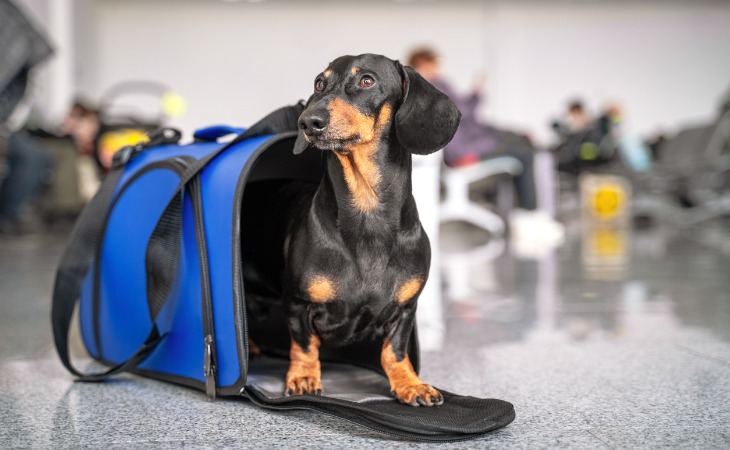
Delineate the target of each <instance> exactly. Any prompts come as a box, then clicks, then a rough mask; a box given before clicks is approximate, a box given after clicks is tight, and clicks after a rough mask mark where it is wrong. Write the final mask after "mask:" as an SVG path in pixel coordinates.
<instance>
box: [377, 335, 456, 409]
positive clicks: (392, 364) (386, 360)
mask: <svg viewBox="0 0 730 450" xmlns="http://www.w3.org/2000/svg"><path fill="white" fill-rule="evenodd" d="M380 363H381V364H382V366H383V370H385V374H386V375H387V376H388V380H389V381H390V390H391V392H392V393H393V395H395V397H396V398H397V399H398V400H399V401H400V402H401V403H405V404H406V405H411V406H419V405H420V406H438V405H440V404H442V403H443V402H444V399H443V396H442V395H441V393H440V392H439V391H437V390H436V389H434V388H433V387H432V386H430V385H428V384H426V383H424V382H423V381H421V379H420V378H418V375H416V371H415V370H413V365H412V364H411V361H410V359H409V358H408V355H405V357H404V358H403V359H402V360H400V361H398V357H397V355H396V354H395V352H394V351H393V347H392V346H391V344H390V342H389V341H387V340H386V341H385V342H384V343H383V351H382V353H381V354H380Z"/></svg>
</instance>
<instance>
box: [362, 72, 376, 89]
mask: <svg viewBox="0 0 730 450" xmlns="http://www.w3.org/2000/svg"><path fill="white" fill-rule="evenodd" d="M358 84H359V85H360V87H363V88H369V87H372V86H373V85H374V84H375V80H374V79H373V77H371V76H370V75H365V76H363V77H362V78H360V83H358Z"/></svg>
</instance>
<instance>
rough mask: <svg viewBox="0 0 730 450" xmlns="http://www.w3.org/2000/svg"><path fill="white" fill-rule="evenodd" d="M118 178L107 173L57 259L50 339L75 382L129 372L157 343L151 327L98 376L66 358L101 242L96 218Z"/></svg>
mask: <svg viewBox="0 0 730 450" xmlns="http://www.w3.org/2000/svg"><path fill="white" fill-rule="evenodd" d="M121 175H122V169H121V168H118V169H115V170H113V171H112V172H110V173H109V174H108V175H107V177H106V178H105V179H104V182H103V183H102V185H101V187H100V188H99V191H98V192H97V193H96V195H95V196H94V198H92V199H91V201H90V202H89V204H88V205H87V206H86V208H84V210H83V212H82V213H81V215H80V216H79V219H78V220H77V222H76V225H75V226H74V229H73V232H72V233H71V240H70V243H69V245H68V247H67V248H66V250H65V251H64V253H63V256H62V257H61V263H60V265H59V267H58V271H57V272H56V281H55V285H54V288H53V304H52V306H51V321H52V323H53V340H54V343H55V345H56V351H57V352H58V356H59V357H60V359H61V362H62V363H63V365H64V366H65V367H66V369H68V371H69V372H71V373H72V374H74V375H76V376H77V377H78V380H79V381H100V380H103V379H104V378H106V377H108V376H110V375H114V374H117V373H120V372H124V371H126V370H129V369H131V368H133V367H135V366H136V365H137V364H139V363H140V362H142V361H143V360H144V359H145V358H146V357H147V356H148V355H149V354H150V353H151V352H152V350H154V348H155V347H156V346H157V344H158V343H159V341H160V340H161V337H160V334H159V331H158V329H157V327H156V326H153V328H152V330H151V331H150V334H149V336H148V337H147V339H145V342H144V343H143V344H142V346H141V347H140V348H139V350H137V351H136V352H135V353H134V354H133V355H132V356H131V357H130V358H129V359H128V360H126V361H124V362H122V363H120V364H118V365H116V366H114V367H111V368H109V369H107V370H105V371H103V372H98V373H90V374H84V373H82V372H80V371H79V370H77V369H76V368H75V367H74V366H73V365H72V364H71V360H70V357H69V349H68V330H69V328H70V326H71V320H72V318H73V312H74V307H75V306H76V302H77V301H78V298H79V294H80V292H81V285H82V283H83V280H84V277H85V276H86V274H87V272H88V269H89V267H90V266H91V263H92V261H93V259H94V254H95V252H96V248H97V243H98V242H99V241H100V239H101V231H102V226H103V221H102V220H100V219H99V218H100V217H104V216H105V213H106V212H107V209H108V208H109V205H110V203H111V199H112V196H113V195H114V191H115V187H116V185H117V182H118V181H119V178H120V177H121Z"/></svg>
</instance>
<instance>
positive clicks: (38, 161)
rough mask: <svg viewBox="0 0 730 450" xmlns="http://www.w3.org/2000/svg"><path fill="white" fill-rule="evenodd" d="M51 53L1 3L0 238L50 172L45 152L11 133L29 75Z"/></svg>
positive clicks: (13, 226)
mask: <svg viewBox="0 0 730 450" xmlns="http://www.w3.org/2000/svg"><path fill="white" fill-rule="evenodd" d="M51 53H52V50H51V47H50V46H49V45H48V43H47V41H46V40H45V39H44V38H43V36H42V35H41V34H40V33H39V32H38V31H37V30H36V29H35V28H34V27H33V26H32V25H31V23H30V22H29V21H28V19H27V18H26V17H25V16H24V15H23V13H22V12H21V11H20V10H19V9H18V8H17V7H16V6H15V5H14V4H13V3H12V2H10V1H9V0H0V232H2V233H4V232H8V231H14V230H15V229H17V226H18V219H19V216H20V212H21V209H22V207H23V206H24V205H25V204H26V203H27V202H28V200H30V199H31V198H32V196H33V194H34V193H35V192H36V191H37V190H38V188H39V187H40V186H41V184H42V183H43V180H44V178H46V177H47V176H48V172H49V170H50V169H51V165H52V163H51V158H50V155H49V154H48V152H47V151H46V150H45V148H44V147H43V146H42V145H40V144H39V142H38V141H37V140H36V139H34V138H33V137H31V136H30V135H29V134H28V133H27V132H25V131H15V132H13V130H14V129H15V128H17V127H16V126H15V124H14V123H13V122H14V120H13V119H16V117H14V116H13V112H14V111H15V110H16V109H17V106H18V104H19V103H20V102H21V100H22V99H23V97H24V95H25V92H26V88H27V86H28V80H29V77H30V72H31V69H32V68H33V67H34V66H35V65H37V64H38V63H40V62H41V61H42V60H44V59H45V58H47V57H48V56H50V55H51Z"/></svg>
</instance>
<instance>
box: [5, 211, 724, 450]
mask: <svg viewBox="0 0 730 450" xmlns="http://www.w3.org/2000/svg"><path fill="white" fill-rule="evenodd" d="M710 228H711V229H705V228H700V229H697V230H695V231H694V232H692V233H679V232H677V231H672V230H662V229H658V230H652V231H645V232H633V233H625V232H619V231H616V230H608V231H605V230H604V231H601V232H585V231H583V232H581V231H580V229H576V230H570V232H569V239H568V242H567V243H566V244H565V245H564V246H562V247H561V248H559V249H557V250H556V251H553V252H547V253H546V254H544V255H542V256H541V257H540V258H539V259H538V260H527V259H521V258H520V257H517V256H515V255H514V252H513V251H512V250H511V248H510V247H509V246H504V247H502V246H501V245H495V246H493V247H491V248H489V249H486V250H485V251H484V252H481V253H476V254H475V253H471V254H461V256H455V257H454V256H453V252H454V251H455V250H454V247H456V246H458V245H452V244H453V243H454V242H457V241H458V240H459V239H460V237H459V236H456V235H455V232H456V231H457V230H456V229H451V230H448V229H447V230H445V233H444V236H443V238H442V239H443V241H445V245H444V246H445V247H447V249H450V252H452V257H451V258H450V259H448V260H445V264H446V267H445V269H446V270H445V271H444V275H443V279H442V282H443V284H444V290H445V295H444V300H443V301H442V302H441V304H440V305H438V308H440V310H441V312H439V313H438V314H436V317H437V318H438V320H436V321H434V320H433V317H434V314H430V315H429V314H426V316H427V317H428V320H427V321H426V322H425V323H423V324H421V333H422V340H424V341H426V342H428V345H427V346H426V347H427V348H426V350H425V351H424V354H423V358H422V360H423V368H422V375H423V378H424V379H426V380H428V381H429V382H431V383H433V384H434V385H436V386H439V387H442V388H444V389H447V390H449V391H452V392H457V393H462V394H470V395H474V396H482V397H496V398H502V399H505V400H508V401H510V402H512V403H513V404H514V405H515V409H516V412H517V418H516V419H515V421H514V422H513V423H512V424H511V425H509V426H507V427H506V428H504V429H501V430H498V431H496V432H493V433H491V434H489V435H487V436H485V437H483V438H480V439H478V440H474V441H468V442H461V443H452V444H439V445H438V446H439V447H440V448H499V449H505V448H526V449H533V448H575V449H587V448H621V449H623V448H626V449H634V448H671V449H675V448H697V449H724V448H730V277H728V269H727V268H728V266H729V265H730V226H728V224H727V222H726V223H719V224H714V225H711V226H710ZM710 231H711V232H710ZM708 236H714V238H713V239H714V240H713V239H709V240H708ZM468 237H471V238H473V239H474V240H479V239H480V238H481V237H480V236H479V235H478V234H475V233H470V234H469V235H468ZM497 244H499V243H497ZM62 247H63V238H61V237H48V236H31V237H22V238H12V239H11V238H7V237H0V286H1V287H0V389H1V390H2V395H1V396H0V423H2V426H1V427H0V447H2V448H101V447H104V448H108V449H111V448H124V449H128V448H150V447H153V448H179V447H193V448H228V447H230V448H257V449H258V448H286V449H290V448H355V447H360V448H401V447H411V446H417V447H426V446H429V445H434V446H435V445H436V444H414V443H411V442H406V441H401V440H394V439H392V438H389V437H387V436H383V435H380V434H377V433H374V432H371V431H368V430H366V429H363V428H360V427H357V426H354V425H351V424H349V423H347V422H343V421H341V420H339V419H335V418H330V417H327V416H323V415H319V414H315V413H307V412H286V413H281V412H271V411H265V410H260V409H258V408H256V407H254V406H253V405H251V404H249V403H246V402H244V401H236V400H221V401H217V402H215V403H209V402H206V401H205V398H204V396H203V394H201V393H199V392H197V391H193V390H190V389H185V388H181V387H177V386H173V385H169V384H165V383H161V382H156V381H152V380H147V379H144V378H139V377H135V376H122V377H119V378H118V379H115V380H113V381H110V382H106V383H100V384H79V383H73V381H72V377H71V376H70V375H69V374H68V373H66V372H65V370H64V369H63V368H62V366H61V364H60V363H59V362H58V360H57V358H56V356H55V354H54V351H53V349H52V347H51V333H50V322H49V310H50V305H49V294H50V289H51V284H52V280H53V270H54V267H55V264H56V263H57V261H58V258H59V255H60V252H61V250H62ZM454 267H456V268H457V269H459V270H454ZM449 268H451V269H452V270H448V269H449ZM462 269H463V270H462ZM464 273H468V276H463V274H464Z"/></svg>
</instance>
